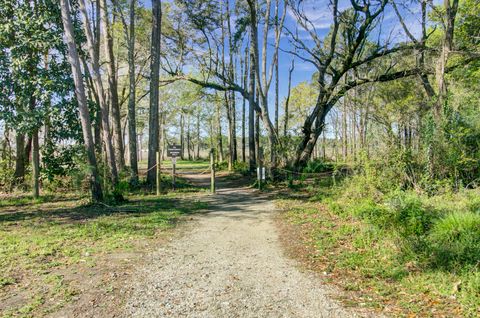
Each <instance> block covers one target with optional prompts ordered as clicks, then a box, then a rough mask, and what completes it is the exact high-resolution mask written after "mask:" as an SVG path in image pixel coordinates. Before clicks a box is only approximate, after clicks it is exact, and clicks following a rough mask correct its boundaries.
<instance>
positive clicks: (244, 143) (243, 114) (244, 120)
mask: <svg viewBox="0 0 480 318" xmlns="http://www.w3.org/2000/svg"><path fill="white" fill-rule="evenodd" d="M247 61H248V49H247V48H245V59H244V63H243V67H244V68H245V69H244V70H243V72H242V73H243V88H244V89H245V90H246V89H247V74H248V62H247ZM245 124H246V100H245V98H242V161H243V162H246V161H247V155H246V136H245V128H246V126H245Z"/></svg>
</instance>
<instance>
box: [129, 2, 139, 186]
mask: <svg viewBox="0 0 480 318" xmlns="http://www.w3.org/2000/svg"><path fill="white" fill-rule="evenodd" d="M135 2H136V0H130V25H129V33H128V34H129V38H128V90H129V95H128V147H129V149H128V151H129V156H130V169H131V176H130V183H132V184H134V185H136V184H138V156H137V119H136V118H137V115H136V110H135V102H136V100H135V98H136V87H135Z"/></svg>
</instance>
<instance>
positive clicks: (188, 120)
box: [187, 115, 192, 160]
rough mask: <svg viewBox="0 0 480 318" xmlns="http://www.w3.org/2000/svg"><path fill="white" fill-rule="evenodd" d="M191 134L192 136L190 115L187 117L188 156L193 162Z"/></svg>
mask: <svg viewBox="0 0 480 318" xmlns="http://www.w3.org/2000/svg"><path fill="white" fill-rule="evenodd" d="M191 141H192V139H191V134H190V115H187V155H188V160H192V153H191Z"/></svg>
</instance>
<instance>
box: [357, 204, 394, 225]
mask: <svg viewBox="0 0 480 318" xmlns="http://www.w3.org/2000/svg"><path fill="white" fill-rule="evenodd" d="M350 210H351V212H352V213H353V214H354V215H356V216H359V217H361V218H363V219H365V220H367V221H368V222H370V223H371V224H374V225H376V226H378V227H380V228H385V227H388V226H389V225H390V224H391V223H392V217H393V213H392V210H390V209H389V208H388V207H386V206H384V205H381V204H377V203H375V202H374V201H372V200H370V199H367V200H362V201H360V202H358V203H357V204H354V205H352V207H351V208H350Z"/></svg>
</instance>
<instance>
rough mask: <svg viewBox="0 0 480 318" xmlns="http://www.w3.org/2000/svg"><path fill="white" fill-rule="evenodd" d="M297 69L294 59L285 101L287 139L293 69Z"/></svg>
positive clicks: (285, 132)
mask: <svg viewBox="0 0 480 318" xmlns="http://www.w3.org/2000/svg"><path fill="white" fill-rule="evenodd" d="M294 68H295V59H292V65H291V66H290V69H289V70H288V92H287V98H286V99H285V110H284V116H285V118H284V123H283V135H284V136H285V137H287V134H288V116H289V112H288V104H289V103H290V93H291V88H292V73H293V69H294Z"/></svg>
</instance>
